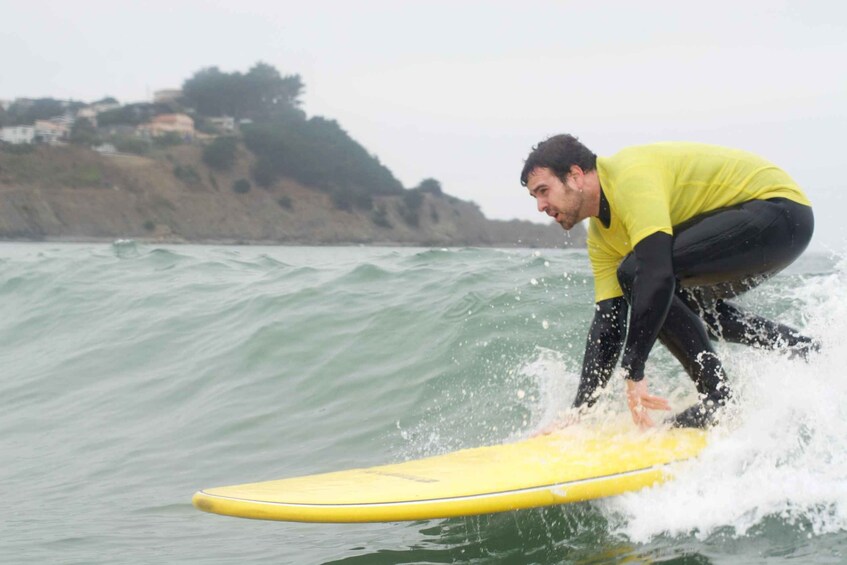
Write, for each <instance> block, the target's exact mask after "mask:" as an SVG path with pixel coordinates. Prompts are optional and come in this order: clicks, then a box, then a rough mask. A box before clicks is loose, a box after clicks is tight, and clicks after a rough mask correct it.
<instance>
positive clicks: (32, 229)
mask: <svg viewBox="0 0 847 565" xmlns="http://www.w3.org/2000/svg"><path fill="white" fill-rule="evenodd" d="M181 86H182V88H181V89H180V90H173V91H161V92H162V93H164V94H167V95H166V96H165V95H162V96H160V95H159V93H158V92H157V95H156V96H155V98H154V101H152V102H139V103H132V104H123V105H122V104H120V103H119V102H118V101H117V100H116V99H114V98H112V97H105V98H103V99H101V100H98V101H96V102H93V103H90V104H86V103H82V102H77V101H61V100H56V99H52V98H43V99H37V100H32V99H19V100H16V101H14V102H12V103H11V104H6V105H0V126H3V127H9V126H28V125H30V124H33V123H35V126H36V127H35V128H34V129H35V130H36V133H37V126H38V122H39V120H42V121H43V120H47V121H49V123H46V126H42V127H47V130H46V131H47V133H46V134H45V135H47V136H49V135H52V134H51V131H50V130H51V128H52V129H53V131H56V130H61V129H62V128H64V129H65V130H66V133H65V134H64V137H63V140H64V142H65V145H66V147H62V146H61V143H59V145H60V146H59V147H55V146H54V145H55V143H54V141H61V140H57V139H51V138H49V137H48V138H47V139H41V140H40V141H42V142H44V143H43V144H42V145H32V144H30V143H23V144H20V143H3V142H0V191H5V192H6V193H8V194H10V195H11V194H12V193H15V195H14V198H15V199H17V201H19V202H20V204H15V202H14V201H11V200H10V205H11V208H8V210H7V212H8V214H7V217H6V218H4V217H2V216H3V212H2V211H0V238H2V237H10V236H11V237H34V238H40V237H56V236H60V235H62V234H67V235H70V236H73V237H86V234H90V235H91V236H94V237H109V236H111V235H112V234H115V235H121V236H122V235H129V236H136V237H146V236H153V237H157V238H164V239H174V240H187V241H210V240H225V241H266V240H269V241H291V242H298V243H341V242H359V243H368V242H382V243H390V242H396V243H428V242H430V243H436V244H440V245H449V244H451V243H453V244H467V245H474V244H483V245H485V244H499V245H514V244H517V243H518V242H523V244H527V245H548V244H552V242H554V241H561V239H560V238H559V235H560V233H561V232H555V235H553V233H554V232H552V231H550V230H548V229H547V228H548V227H549V226H536V225H534V224H529V223H528V222H517V223H514V222H499V223H497V222H491V221H489V220H486V219H485V218H484V216H483V215H482V213H481V211H480V210H479V207H478V206H477V205H476V204H474V203H472V202H464V201H461V200H459V199H457V198H455V197H453V196H450V195H448V194H446V193H445V192H444V190H443V187H442V185H441V183H440V182H439V181H438V180H436V179H435V178H431V177H430V178H425V179H423V180H422V181H421V182H420V183H419V184H418V185H417V186H414V187H408V188H407V187H404V186H403V185H402V183H401V182H400V181H399V180H398V179H397V178H396V177H395V176H394V174H393V173H392V171H391V170H390V169H389V168H388V167H387V166H386V165H385V164H383V163H382V162H381V161H380V160H379V158H378V157H377V156H376V155H373V154H372V153H370V152H369V151H368V150H367V149H366V148H365V147H363V146H362V145H361V144H359V143H358V142H357V141H356V140H355V139H353V137H352V136H351V135H350V134H349V133H348V132H347V131H345V130H344V129H343V128H342V127H341V125H340V124H339V123H338V122H337V121H335V120H333V119H330V118H326V117H323V116H311V117H310V116H307V115H306V113H305V112H304V111H303V110H302V108H301V99H302V96H303V92H304V90H305V85H304V83H303V81H302V79H301V78H300V76H299V75H296V74H294V75H283V74H281V73H280V72H279V71H278V70H277V69H276V68H274V67H272V66H271V65H268V64H265V63H257V64H256V65H254V66H253V67H252V68H250V69H249V70H248V71H247V72H243V73H242V72H239V71H235V72H224V71H221V70H220V69H218V68H217V67H209V68H205V69H201V70H199V71H197V72H196V73H194V74H193V75H192V76H191V77H189V78H188V79H186V80H185V81H184V83H183V84H182V85H181ZM42 123H44V122H42ZM51 124H52V125H51ZM36 141H39V140H38V139H37V135H36ZM93 149H96V152H95V151H94V150H93ZM4 155H6V157H4ZM61 188H74V189H75V193H74V195H73V196H72V197H71V196H70V195H63V194H62V191H61V190H59V189H61ZM104 189H110V190H109V191H104ZM83 193H85V195H86V198H87V201H86V204H87V206H88V207H89V208H91V210H96V211H97V213H94V212H91V213H89V212H86V210H85V206H80V205H79V204H78V203H76V202H78V198H79V196H80V195H81V194H83ZM71 198H73V199H74V202H75V203H73V204H72V203H71V202H70V200H68V201H67V202H66V201H65V200H63V199H71ZM15 206H17V208H15ZM339 214H340V215H339ZM95 224H97V225H95Z"/></svg>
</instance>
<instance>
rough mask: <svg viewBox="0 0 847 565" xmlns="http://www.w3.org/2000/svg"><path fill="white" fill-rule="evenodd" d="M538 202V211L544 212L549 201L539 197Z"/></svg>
mask: <svg viewBox="0 0 847 565" xmlns="http://www.w3.org/2000/svg"><path fill="white" fill-rule="evenodd" d="M536 204H537V205H538V211H539V212H544V211H545V210H546V209H547V202H546V201H545V200H544V199H542V198H539V199H538V200H537V201H536Z"/></svg>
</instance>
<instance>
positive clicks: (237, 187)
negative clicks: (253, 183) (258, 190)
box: [232, 179, 251, 194]
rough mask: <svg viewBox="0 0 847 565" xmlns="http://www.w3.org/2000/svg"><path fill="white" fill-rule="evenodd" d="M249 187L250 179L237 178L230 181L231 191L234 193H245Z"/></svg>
mask: <svg viewBox="0 0 847 565" xmlns="http://www.w3.org/2000/svg"><path fill="white" fill-rule="evenodd" d="M250 188H251V187H250V181H249V180H247V179H238V180H237V181H235V182H234V183H232V191H233V192H235V193H236V194H247V193H248V192H250Z"/></svg>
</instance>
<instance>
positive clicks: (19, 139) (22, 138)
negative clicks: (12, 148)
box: [0, 126, 35, 145]
mask: <svg viewBox="0 0 847 565" xmlns="http://www.w3.org/2000/svg"><path fill="white" fill-rule="evenodd" d="M0 141H5V142H6V143H13V144H15V145H18V144H21V143H33V142H35V126H11V127H5V128H0Z"/></svg>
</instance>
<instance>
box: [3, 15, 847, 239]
mask: <svg viewBox="0 0 847 565" xmlns="http://www.w3.org/2000/svg"><path fill="white" fill-rule="evenodd" d="M0 18H2V25H0V68H2V74H0V99H7V100H8V99H14V98H16V97H48V96H49V97H55V98H72V99H76V100H83V101H93V100H95V99H98V98H101V97H103V96H106V95H110V96H115V97H117V98H118V99H119V100H120V101H121V102H123V103H127V102H135V101H142V100H149V99H150V98H151V96H152V93H153V91H154V90H159V89H163V88H174V87H177V88H178V87H180V86H181V84H182V82H183V81H184V80H185V79H186V78H188V77H190V76H191V75H192V74H194V73H195V72H196V71H198V70H200V69H202V68H204V67H209V66H218V67H219V68H220V69H221V70H223V71H226V72H232V71H246V70H248V69H249V67H251V66H252V65H253V64H255V63H256V62H257V61H264V62H267V63H269V64H271V65H274V66H275V67H276V68H277V69H279V70H280V72H282V73H283V74H295V73H296V74H300V75H301V77H302V79H303V81H304V83H305V85H306V91H305V95H304V97H303V102H304V109H305V110H306V112H307V113H308V114H309V115H322V116H326V117H328V118H332V119H336V120H338V121H339V123H340V124H341V126H342V127H343V128H344V129H345V130H347V131H348V132H349V133H350V134H351V135H352V136H353V138H355V139H356V140H357V141H359V142H360V143H362V144H363V145H364V146H365V147H366V148H367V149H368V150H369V151H370V152H371V153H373V154H375V155H377V156H378V157H379V158H380V160H381V161H382V162H383V163H384V164H386V165H387V166H388V167H389V168H390V169H391V170H392V171H393V172H394V174H395V175H396V176H397V177H398V178H399V179H400V180H401V182H403V184H404V185H405V186H408V187H411V186H414V185H416V184H417V183H418V182H420V180H422V179H423V178H425V177H434V178H437V179H438V180H440V181H441V182H442V185H443V186H444V189H445V191H447V192H448V193H450V194H453V195H456V196H458V197H460V198H463V199H468V200H473V201H475V202H477V203H478V204H479V205H480V206H481V207H482V210H483V211H484V212H485V214H486V215H487V216H488V217H490V218H501V219H509V218H522V219H532V220H535V221H540V222H543V221H545V220H546V217H543V216H541V215H540V214H539V213H538V212H537V211H536V210H535V207H534V202H533V201H532V200H531V199H530V198H529V197H528V196H527V195H526V192H525V189H524V188H522V187H521V186H520V184H519V182H518V176H519V173H520V169H521V166H522V164H523V160H524V158H525V157H526V155H527V153H528V152H529V150H530V149H531V147H532V145H534V144H535V143H537V142H538V141H540V140H541V139H543V138H545V137H547V136H549V135H553V134H556V133H561V132H568V133H573V134H575V135H577V136H579V137H580V139H581V140H582V141H583V142H584V143H585V144H586V145H588V146H589V147H590V148H592V149H593V150H594V151H595V152H596V153H598V154H600V155H610V154H612V153H614V152H615V151H617V150H618V149H620V148H622V147H624V146H627V145H632V144H639V143H647V142H651V141H661V140H688V141H703V142H709V143H717V144H722V145H729V146H735V147H739V148H743V149H747V150H751V151H754V152H756V153H759V154H761V155H763V156H765V157H767V158H768V159H770V160H772V161H774V162H776V163H777V164H778V165H780V166H782V167H783V168H785V169H786V170H787V171H788V172H789V173H791V174H792V176H794V178H795V179H796V180H797V181H799V182H800V184H801V185H802V186H803V187H804V188H805V189H806V190H807V193H808V194H809V196H810V198H811V199H812V201H813V203H814V204H815V211H816V218H817V233H816V237H815V240H814V245H815V247H816V248H818V249H831V250H834V251H844V250H847V244H846V243H845V242H847V197H845V195H844V192H845V189H847V182H845V180H844V175H843V173H842V174H839V173H841V169H842V168H844V166H845V165H844V164H845V163H847V150H845V147H847V143H845V140H844V137H845V135H847V3H845V2H842V1H836V0H832V1H805V2H801V1H799V0H798V1H794V2H787V1H778V0H745V1H741V0H735V1H732V2H730V1H723V0H719V1H712V2H708V3H707V2H697V3H694V2H679V1H654V0H641V1H639V2H629V1H620V2H602V1H592V2H587V1H581V2H566V1H560V2H552V1H551V2H544V1H530V0H522V1H520V2H509V3H506V2H502V3H495V2H475V1H461V0H453V1H449V2H448V1H440V0H429V1H421V2H403V1H400V0H395V1H368V0H361V1H358V2H346V1H341V0H337V1H331V0H308V1H298V2H286V1H282V2H270V1H267V2H263V1H259V0H238V1H209V0H203V1H201V0H168V1H167V2H165V1H161V0H147V1H144V2H141V1H128V0H123V1H122V0H108V1H106V0H104V1H99V0H75V1H74V2H66V1H47V0H26V1H18V0H0Z"/></svg>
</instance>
